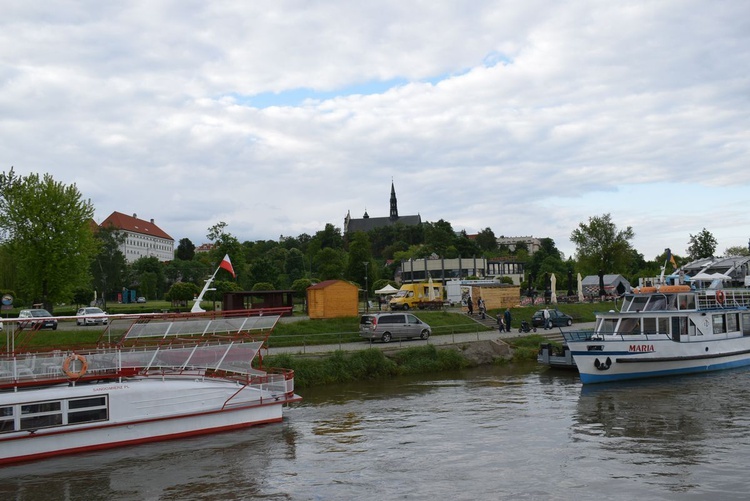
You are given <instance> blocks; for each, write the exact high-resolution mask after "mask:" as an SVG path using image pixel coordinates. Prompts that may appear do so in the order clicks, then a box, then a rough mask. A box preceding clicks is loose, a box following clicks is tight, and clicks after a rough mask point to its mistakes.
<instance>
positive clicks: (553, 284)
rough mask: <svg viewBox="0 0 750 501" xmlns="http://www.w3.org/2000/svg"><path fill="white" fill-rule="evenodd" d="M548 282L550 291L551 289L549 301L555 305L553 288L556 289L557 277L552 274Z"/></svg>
mask: <svg viewBox="0 0 750 501" xmlns="http://www.w3.org/2000/svg"><path fill="white" fill-rule="evenodd" d="M549 281H550V289H552V295H551V296H550V301H551V302H552V304H557V294H555V287H557V277H556V276H555V274H554V273H553V274H552V275H551V276H550V279H549Z"/></svg>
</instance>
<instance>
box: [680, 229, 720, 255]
mask: <svg viewBox="0 0 750 501" xmlns="http://www.w3.org/2000/svg"><path fill="white" fill-rule="evenodd" d="M688 244H689V245H688V249H687V251H688V255H689V256H690V259H692V260H696V259H703V258H704V257H711V256H713V255H714V252H716V246H717V245H718V242H716V238H714V236H713V234H712V233H711V232H710V231H708V230H707V229H706V228H703V229H702V230H701V231H700V233H698V234H697V235H690V240H689V241H688Z"/></svg>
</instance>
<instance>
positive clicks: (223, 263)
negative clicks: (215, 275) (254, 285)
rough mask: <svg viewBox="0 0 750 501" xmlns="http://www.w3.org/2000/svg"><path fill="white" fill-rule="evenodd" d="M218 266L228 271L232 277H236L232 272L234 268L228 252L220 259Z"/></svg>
mask: <svg viewBox="0 0 750 501" xmlns="http://www.w3.org/2000/svg"><path fill="white" fill-rule="evenodd" d="M219 268H224V269H225V270H227V271H228V272H229V273H231V274H232V276H233V277H234V278H237V275H236V274H235V273H234V268H233V267H232V262H231V261H230V260H229V254H227V255H225V256H224V259H223V260H222V261H221V264H220V265H219Z"/></svg>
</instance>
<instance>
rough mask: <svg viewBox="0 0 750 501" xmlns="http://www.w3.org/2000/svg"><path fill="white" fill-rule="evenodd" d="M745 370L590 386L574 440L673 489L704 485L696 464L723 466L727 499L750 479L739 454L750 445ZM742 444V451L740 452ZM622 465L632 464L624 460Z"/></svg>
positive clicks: (576, 419) (583, 395) (643, 477)
mask: <svg viewBox="0 0 750 501" xmlns="http://www.w3.org/2000/svg"><path fill="white" fill-rule="evenodd" d="M746 376H747V372H746V371H744V370H743V371H739V372H734V371H731V372H726V373H716V374H706V375H697V376H684V377H676V378H664V379H655V380H649V381H634V382H630V383H618V384H611V385H592V386H585V387H583V388H582V390H581V395H580V398H579V399H578V405H577V408H576V413H575V416H574V424H573V426H572V427H571V435H572V442H573V443H585V444H586V445H585V447H591V446H595V447H597V448H599V449H600V450H601V452H600V453H599V454H597V456H598V457H600V458H603V459H606V460H612V459H614V460H616V462H617V464H619V465H620V469H621V471H620V472H615V471H609V472H607V473H606V474H607V476H608V477H610V478H613V477H615V476H617V475H621V474H623V473H625V472H627V475H628V476H629V477H631V478H640V479H641V480H645V481H647V482H652V483H656V484H660V485H665V486H666V487H667V488H668V489H669V490H672V491H675V492H688V491H693V492H695V491H697V492H700V491H701V489H702V488H701V487H698V484H697V483H696V480H695V476H696V471H705V470H710V471H713V470H719V471H721V474H720V475H719V476H717V477H715V478H720V477H726V478H728V479H731V480H728V483H727V484H725V485H724V486H722V489H724V490H723V493H724V495H726V496H727V497H729V498H732V497H733V495H734V494H738V493H739V492H741V490H742V489H746V488H747V486H746V485H743V484H744V481H739V482H738V480H739V479H741V478H742V476H739V477H733V473H736V474H737V475H743V473H744V472H742V469H743V468H741V467H739V466H738V462H737V461H738V459H739V457H740V456H741V457H742V458H743V459H742V460H741V462H744V458H745V457H746V453H745V452H744V447H743V448H742V449H738V445H739V444H746V445H750V427H748V411H750V399H749V398H748V397H750V390H749V389H748V388H746V387H745V386H744V385H743V384H742V380H743V379H744V378H745V377H746ZM740 451H741V452H740ZM624 465H628V466H627V467H625V466H624Z"/></svg>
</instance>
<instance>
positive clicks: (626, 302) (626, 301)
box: [620, 296, 635, 311]
mask: <svg viewBox="0 0 750 501" xmlns="http://www.w3.org/2000/svg"><path fill="white" fill-rule="evenodd" d="M633 297H634V296H625V297H624V298H623V300H622V308H620V311H630V305H631V304H633ZM634 311H635V310H634Z"/></svg>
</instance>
